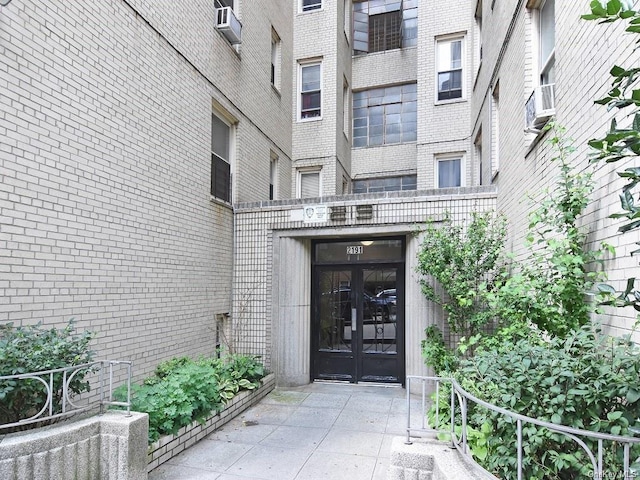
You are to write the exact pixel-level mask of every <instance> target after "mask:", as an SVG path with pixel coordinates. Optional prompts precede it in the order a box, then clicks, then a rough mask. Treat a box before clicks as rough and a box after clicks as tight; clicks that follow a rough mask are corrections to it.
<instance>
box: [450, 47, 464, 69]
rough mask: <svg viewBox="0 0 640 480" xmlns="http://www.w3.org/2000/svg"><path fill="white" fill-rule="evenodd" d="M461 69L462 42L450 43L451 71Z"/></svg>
mask: <svg viewBox="0 0 640 480" xmlns="http://www.w3.org/2000/svg"><path fill="white" fill-rule="evenodd" d="M456 68H462V40H455V41H453V42H451V70H454V69H456Z"/></svg>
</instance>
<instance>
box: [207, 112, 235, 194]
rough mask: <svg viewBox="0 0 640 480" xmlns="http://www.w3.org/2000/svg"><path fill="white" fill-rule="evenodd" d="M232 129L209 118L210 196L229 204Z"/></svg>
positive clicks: (218, 120)
mask: <svg viewBox="0 0 640 480" xmlns="http://www.w3.org/2000/svg"><path fill="white" fill-rule="evenodd" d="M232 135H233V127H232V126H231V125H230V124H228V123H227V122H226V121H224V120H222V119H221V118H220V117H218V116H217V115H215V114H213V115H212V116H211V195H213V196H214V197H216V198H218V199H220V200H223V201H225V202H231V155H232V141H233V137H232Z"/></svg>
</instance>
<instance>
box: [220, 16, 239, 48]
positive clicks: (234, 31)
mask: <svg viewBox="0 0 640 480" xmlns="http://www.w3.org/2000/svg"><path fill="white" fill-rule="evenodd" d="M216 30H218V31H219V32H220V33H222V35H224V37H225V38H226V39H227V40H228V41H229V43H230V44H231V45H237V44H239V43H241V39H240V38H241V32H242V24H241V23H240V21H239V20H238V19H237V18H236V14H235V13H233V8H231V7H222V8H216Z"/></svg>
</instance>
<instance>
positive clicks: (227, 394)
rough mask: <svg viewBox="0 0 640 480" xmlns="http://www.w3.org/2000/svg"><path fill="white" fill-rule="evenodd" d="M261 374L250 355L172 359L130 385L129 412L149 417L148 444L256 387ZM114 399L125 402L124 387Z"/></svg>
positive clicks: (259, 364) (205, 416) (203, 418)
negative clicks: (138, 381)
mask: <svg viewBox="0 0 640 480" xmlns="http://www.w3.org/2000/svg"><path fill="white" fill-rule="evenodd" d="M264 375H265V370H264V367H263V366H262V364H261V363H260V362H259V361H258V359H257V358H255V357H252V356H243V355H231V356H229V357H225V358H223V359H220V358H201V359H199V360H196V361H194V360H191V359H189V358H188V357H181V358H175V359H172V360H169V361H167V362H163V363H161V364H160V365H158V367H157V368H156V375H155V376H154V377H150V378H148V379H146V380H145V381H144V382H143V384H142V385H135V386H132V389H131V409H132V410H135V411H138V412H145V413H148V414H149V442H150V443H151V442H154V441H155V440H157V439H158V438H159V437H160V436H161V435H167V434H175V433H177V431H178V430H179V429H180V428H181V427H184V426H186V425H189V424H190V423H192V422H193V421H194V420H196V421H198V422H204V421H205V420H206V418H207V417H209V416H210V415H211V414H212V413H213V412H219V411H221V410H222V409H223V408H224V405H225V403H226V402H227V401H229V400H231V399H232V398H233V397H234V396H235V394H236V393H238V392H239V391H240V390H253V389H255V388H257V387H258V386H259V385H260V379H261V378H262V377H263V376H264ZM114 397H115V398H116V399H117V400H120V401H124V400H126V387H124V386H123V387H120V388H118V389H117V390H116V391H115V392H114Z"/></svg>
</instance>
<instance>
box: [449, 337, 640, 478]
mask: <svg viewBox="0 0 640 480" xmlns="http://www.w3.org/2000/svg"><path fill="white" fill-rule="evenodd" d="M455 376H456V377H457V378H458V379H459V381H460V382H461V384H462V386H463V388H465V389H466V390H468V391H469V392H470V393H472V394H474V395H476V396H478V397H479V398H481V399H483V400H485V401H488V402H490V403H493V404H495V405H498V406H501V407H503V408H507V409H509V410H511V411H514V412H517V413H520V414H523V415H526V416H529V417H533V418H538V419H540V420H544V421H548V422H552V423H557V424H562V425H566V426H570V427H575V428H580V429H585V430H591V431H595V432H604V433H611V434H615V435H629V426H635V424H636V422H637V421H638V420H637V419H638V418H640V350H639V349H638V348H637V347H636V346H635V345H634V344H633V343H631V342H629V341H627V340H624V339H618V338H613V337H609V336H606V335H603V334H602V333H601V332H599V331H597V330H594V329H593V328H591V327H588V326H585V327H583V328H581V329H579V330H577V331H575V332H573V333H572V334H570V335H568V336H567V338H566V339H560V338H557V337H556V338H552V339H550V340H549V339H544V338H543V337H542V335H540V334H539V333H538V334H536V331H535V330H532V331H531V334H530V335H529V337H527V338H520V339H518V340H517V341H515V342H513V341H512V340H511V339H508V340H507V341H505V342H504V343H503V344H502V345H500V347H499V349H498V351H496V350H490V349H484V348H479V349H478V350H476V354H475V355H474V357H473V358H471V359H466V360H462V361H461V362H460V368H459V370H458V371H457V372H456V374H455ZM470 424H471V425H472V426H473V427H474V428H475V429H477V430H478V431H481V432H486V433H487V437H486V442H485V443H486V448H487V450H488V455H486V459H485V460H484V462H483V465H484V466H485V468H487V469H488V470H489V471H491V472H493V473H494V474H496V475H498V476H499V477H500V478H504V479H509V478H515V472H516V470H515V466H516V459H517V457H516V449H515V438H516V425H515V421H512V420H511V419H509V418H508V417H504V416H502V415H499V414H494V413H493V412H489V411H487V410H485V409H480V408H473V409H471V410H470ZM485 424H488V425H489V426H486V425H485ZM523 443H524V448H525V452H526V455H525V459H524V470H525V471H524V476H523V478H533V479H537V478H544V479H569V478H588V472H589V470H591V463H590V461H589V460H588V458H587V456H586V454H585V452H584V451H583V450H582V449H581V448H579V447H578V445H577V444H576V443H575V442H574V441H573V440H571V439H569V438H568V437H566V436H564V435H561V434H557V433H553V432H551V431H549V430H547V429H545V428H540V427H536V426H534V425H525V427H524V428H523ZM586 443H587V444H588V445H590V447H591V448H594V445H595V442H593V441H588V440H586ZM472 448H473V447H472ZM595 451H597V449H596V450H595ZM632 453H633V458H636V457H637V456H638V455H640V450H639V448H638V447H634V448H633V452H632ZM605 463H606V469H607V470H611V471H614V470H615V471H622V469H621V465H622V449H621V448H617V449H615V446H613V447H612V448H609V449H608V450H607V455H606V456H605Z"/></svg>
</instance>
